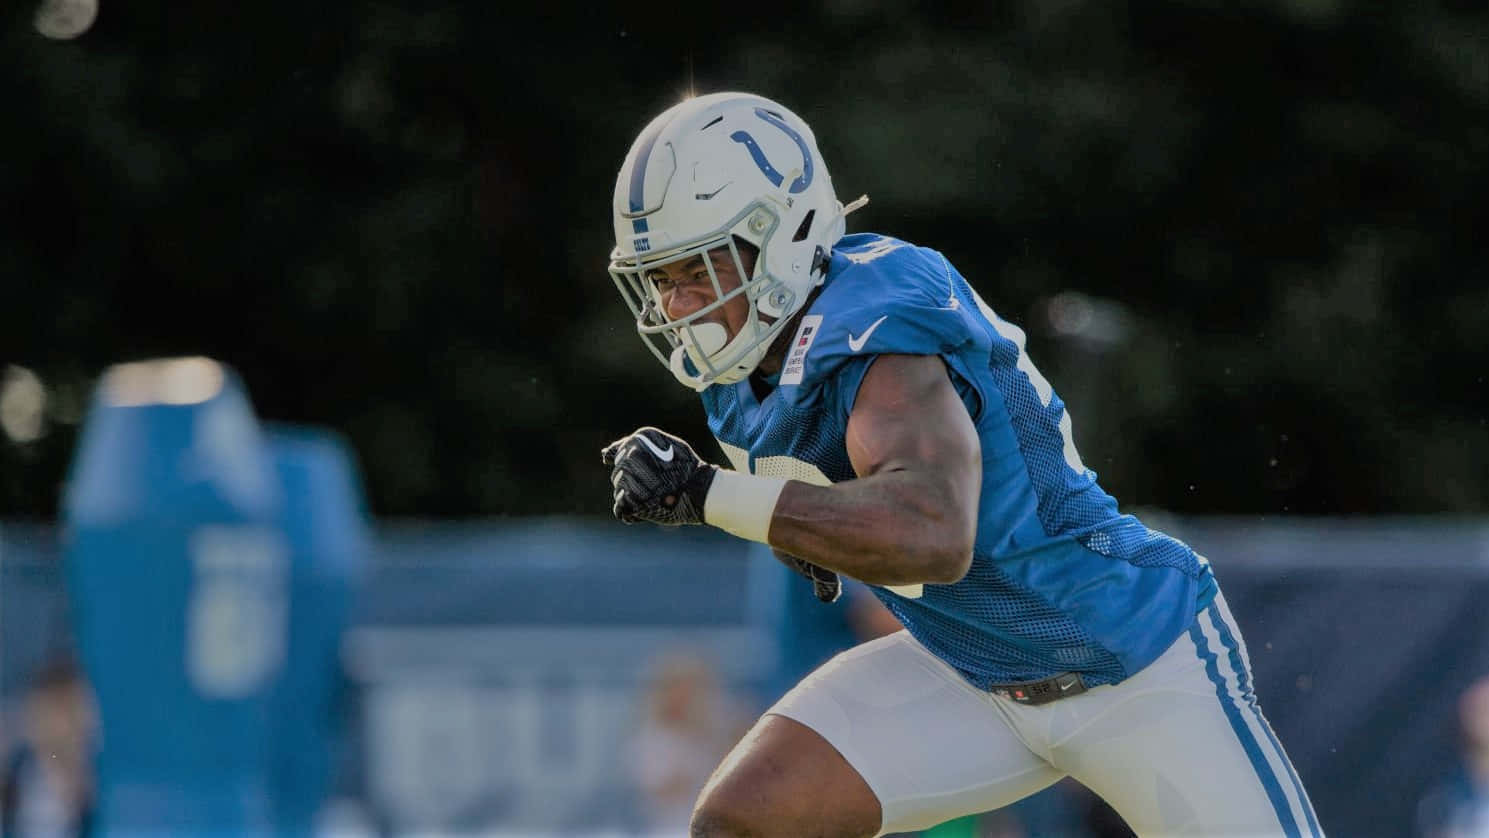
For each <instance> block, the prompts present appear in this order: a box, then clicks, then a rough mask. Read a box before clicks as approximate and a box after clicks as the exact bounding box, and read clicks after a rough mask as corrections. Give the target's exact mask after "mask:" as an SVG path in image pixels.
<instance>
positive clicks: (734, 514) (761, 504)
mask: <svg viewBox="0 0 1489 838" xmlns="http://www.w3.org/2000/svg"><path fill="white" fill-rule="evenodd" d="M784 488H786V478H784V477H757V476H755V475H753V474H741V473H740V472H737V471H730V470H728V469H722V468H721V469H719V472H718V474H715V475H714V478H713V485H712V486H709V487H708V497H706V498H704V499H703V521H704V523H708V524H713V525H714V526H716V527H718V528H719V529H721V530H723V531H725V532H729V533H733V534H735V535H737V536H739V537H740V538H748V539H749V540H751V541H758V542H760V543H761V544H769V543H770V542H769V541H767V538H768V537H769V535H770V519H771V516H772V515H774V514H775V511H776V501H777V500H779V499H780V497H781V490H782V489H784Z"/></svg>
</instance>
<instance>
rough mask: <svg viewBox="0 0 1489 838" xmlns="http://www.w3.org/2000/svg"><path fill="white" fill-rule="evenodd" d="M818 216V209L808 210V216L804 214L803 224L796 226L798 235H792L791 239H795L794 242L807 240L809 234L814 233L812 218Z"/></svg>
mask: <svg viewBox="0 0 1489 838" xmlns="http://www.w3.org/2000/svg"><path fill="white" fill-rule="evenodd" d="M816 216H817V211H816V210H807V214H806V216H804V217H803V218H802V219H801V226H800V227H797V228H796V235H794V236H792V237H791V241H793V242H802V241H806V240H807V236H809V235H811V234H812V219H813V218H815V217H816Z"/></svg>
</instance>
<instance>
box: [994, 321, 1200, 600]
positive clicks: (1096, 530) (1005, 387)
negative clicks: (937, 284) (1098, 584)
mask: <svg viewBox="0 0 1489 838" xmlns="http://www.w3.org/2000/svg"><path fill="white" fill-rule="evenodd" d="M1018 357H1019V348H1018V345H1017V344H1015V343H1014V342H1013V341H1011V340H1008V339H1006V338H1002V337H995V338H994V340H993V355H992V362H991V371H992V374H993V379H994V381H995V382H996V383H997V385H998V388H999V389H1000V390H1002V391H1003V398H1004V401H1005V403H1006V404H1007V409H1008V418H1009V421H1010V422H1012V423H1013V428H1014V432H1015V434H1016V435H1017V437H1018V441H1019V451H1020V452H1021V453H1022V454H1023V456H1024V462H1025V464H1026V465H1027V467H1028V469H1029V479H1030V480H1031V481H1032V482H1033V484H1034V491H1035V493H1036V496H1037V497H1038V499H1039V500H1038V513H1039V521H1040V524H1042V525H1043V527H1044V531H1045V533H1046V534H1049V535H1051V536H1053V535H1062V534H1063V535H1071V536H1074V537H1075V538H1076V540H1077V541H1079V542H1080V544H1081V546H1083V547H1085V548H1086V549H1088V550H1091V551H1094V552H1096V553H1100V554H1101V555H1103V556H1108V557H1110V558H1113V559H1121V560H1122V561H1125V562H1129V563H1131V564H1133V565H1136V566H1138V567H1172V568H1176V569H1178V570H1181V571H1183V572H1184V573H1185V574H1187V575H1188V576H1190V577H1191V578H1195V577H1198V576H1199V575H1200V564H1199V562H1198V560H1196V559H1195V556H1194V551H1193V550H1191V549H1190V548H1189V546H1188V545H1186V544H1184V543H1183V542H1181V541H1179V540H1177V539H1174V538H1171V537H1169V536H1167V535H1164V534H1162V533H1159V532H1154V531H1153V530H1150V529H1148V528H1147V527H1145V526H1143V525H1142V523H1141V522H1139V521H1138V520H1137V519H1136V518H1134V517H1132V516H1131V515H1122V514H1119V513H1118V511H1117V502H1116V500H1115V499H1113V498H1112V496H1111V495H1108V494H1107V493H1106V492H1104V491H1102V489H1101V487H1100V486H1099V485H1097V483H1096V473H1095V472H1094V471H1091V470H1090V469H1085V470H1084V471H1083V472H1076V471H1075V470H1074V469H1072V468H1071V467H1070V464H1069V463H1067V462H1065V457H1064V455H1063V453H1062V452H1063V450H1064V446H1065V441H1064V437H1063V436H1062V435H1061V433H1060V418H1061V416H1062V415H1063V414H1064V413H1065V403H1064V402H1062V401H1061V400H1060V397H1059V396H1058V395H1054V394H1051V396H1050V402H1049V404H1048V405H1045V404H1043V403H1042V402H1041V401H1040V399H1039V394H1038V392H1036V391H1035V389H1034V385H1033V384H1032V383H1030V381H1029V378H1028V376H1026V375H1024V373H1023V372H1021V371H1019V370H1018V369H1017V367H1016V366H1015V364H1017V362H1018Z"/></svg>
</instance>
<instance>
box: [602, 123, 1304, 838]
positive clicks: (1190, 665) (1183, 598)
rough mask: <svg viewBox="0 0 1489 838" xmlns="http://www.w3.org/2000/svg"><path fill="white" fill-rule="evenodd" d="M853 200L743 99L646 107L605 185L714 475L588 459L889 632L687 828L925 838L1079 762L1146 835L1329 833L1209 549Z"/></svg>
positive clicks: (614, 267) (650, 338) (1083, 777)
mask: <svg viewBox="0 0 1489 838" xmlns="http://www.w3.org/2000/svg"><path fill="white" fill-rule="evenodd" d="M864 200H866V199H860V201H855V202H852V203H850V204H848V205H844V204H842V203H841V202H839V201H838V200H837V197H836V194H835V192H834V190H833V187H832V183H831V180H830V178H829V176H828V173H827V171H826V168H825V166H824V164H823V162H822V159H821V154H820V152H819V151H818V150H817V148H816V141H815V138H814V136H813V134H812V130H811V128H810V127H809V126H808V125H807V124H806V123H805V122H804V121H803V120H802V119H801V118H800V117H798V116H796V115H795V114H793V113H791V112H790V111H789V110H788V109H786V108H784V107H783V106H781V105H780V104H778V103H776V102H772V101H770V100H767V99H763V98H761V97H758V96H752V95H748V94H740V93H719V94H714V95H710V96H702V97H698V98H694V99H688V100H685V101H684V102H682V103H680V104H678V105H675V106H673V107H672V108H670V109H668V110H667V111H666V112H664V113H662V114H661V115H659V116H658V117H657V118H656V119H654V120H653V121H652V122H651V123H650V124H648V125H647V126H646V127H645V128H644V129H643V130H642V132H641V134H640V135H639V136H638V137H637V139H636V141H635V143H634V144H633V145H632V147H631V150H630V152H629V154H628V155H627V157H626V160H625V162H624V164H623V165H622V167H621V171H620V174H619V177H618V178H617V180H616V185H615V192H614V199H613V204H612V210H613V219H614V223H615V234H616V247H615V249H614V250H613V251H612V254H611V262H610V272H611V277H612V279H613V280H614V281H615V284H616V286H617V288H618V289H619V290H620V292H621V295H622V297H623V298H624V299H625V301H626V303H627V305H628V307H629V308H630V310H631V314H632V315H633V317H634V318H635V325H636V328H637V331H638V332H639V333H640V335H641V336H642V338H643V341H645V343H646V345H647V346H648V347H649V348H650V349H651V351H652V352H653V354H654V355H655V356H656V357H657V359H658V360H659V361H661V362H662V364H663V365H664V366H666V367H667V368H668V369H669V370H670V371H671V372H672V374H673V376H674V377H675V378H677V380H678V381H679V382H680V383H682V384H684V385H685V386H688V387H690V388H692V389H694V390H696V391H698V392H699V394H700V398H701V400H702V402H703V406H704V409H705V412H706V414H707V418H708V423H709V427H710V429H711V431H712V432H713V434H714V436H715V438H716V439H717V440H718V442H719V443H720V446H721V448H722V449H723V450H724V453H725V455H726V456H727V457H728V458H729V460H730V462H731V463H732V464H733V465H734V470H726V469H720V468H718V467H717V466H714V465H711V464H708V463H705V462H703V461H702V460H701V459H700V458H699V457H698V455H697V454H696V453H695V452H694V451H693V449H692V447H691V446H690V445H688V443H687V442H686V441H684V440H682V439H680V438H678V437H675V436H673V435H671V434H667V433H665V432H663V431H661V430H659V429H656V428H650V427H643V428H641V429H638V430H637V431H635V432H634V433H632V434H630V435H628V436H626V437H623V438H621V439H619V440H616V441H615V442H614V443H612V444H610V445H609V446H607V447H606V448H605V449H604V450H603V451H602V453H601V459H602V461H603V462H604V463H605V464H606V465H607V466H610V467H611V474H610V483H611V487H612V494H613V500H614V506H613V511H614V513H615V515H616V517H618V518H620V519H621V520H622V521H625V522H627V523H634V522H637V521H650V522H653V523H658V524H663V525H683V524H701V523H708V524H711V525H713V526H716V527H719V528H720V529H723V530H725V531H727V532H730V533H733V534H734V535H737V536H740V537H742V538H746V539H749V540H752V541H758V542H762V543H766V544H769V545H770V546H771V547H772V548H773V549H775V550H776V551H777V553H778V555H781V556H782V557H783V560H784V561H786V562H788V563H789V564H790V565H791V566H792V567H793V569H795V570H797V571H798V572H800V573H801V574H802V575H804V576H806V577H808V578H809V579H811V581H812V585H813V591H814V593H815V595H816V596H817V597H818V598H819V599H821V600H823V601H829V602H830V601H832V600H834V599H836V598H837V597H838V596H839V595H840V593H841V588H842V586H841V582H840V577H839V574H843V575H847V576H850V577H853V578H856V579H859V580H861V581H863V582H866V583H869V584H870V585H871V590H872V591H873V592H874V595H875V596H877V597H879V598H880V600H881V601H883V602H884V604H885V605H886V606H887V607H888V608H889V609H890V611H892V612H893V613H894V615H895V616H896V617H897V618H898V619H899V621H900V622H901V623H902V624H904V625H905V627H906V629H907V631H902V632H896V633H894V634H891V635H889V636H887V637H883V638H880V639H878V640H874V641H870V642H868V643H865V644H862V645H860V646H857V647H855V648H853V649H851V650H849V651H847V652H844V653H842V654H840V655H838V656H837V657H836V658H834V659H833V660H832V661H831V662H829V663H828V664H827V665H825V666H823V667H821V668H820V669H818V670H817V671H815V672H814V673H812V675H810V676H808V677H807V678H806V680H804V681H802V683H801V684H799V685H798V686H797V687H796V688H795V689H793V690H792V691H791V692H789V693H788V694H787V695H786V696H785V697H784V698H782V699H781V700H780V701H779V702H778V703H777V704H776V705H775V706H773V707H772V708H771V709H770V710H769V711H768V712H767V713H766V714H765V715H764V716H763V717H762V718H761V719H760V721H759V722H758V723H757V724H756V726H755V727H754V728H753V729H752V730H751V731H750V733H749V734H748V735H746V737H745V738H744V740H743V741H742V742H741V743H740V744H739V745H738V746H736V748H735V750H734V751H733V752H731V754H730V755H729V756H728V757H726V758H725V761H724V763H723V765H722V766H721V767H720V768H719V770H718V771H717V772H716V773H715V774H714V775H713V777H712V778H711V779H710V781H709V783H708V785H707V786H706V787H705V789H704V791H703V793H702V795H701V796H700V798H699V801H698V803H697V805H696V808H695V811H694V815H693V820H692V830H693V835H694V836H726V835H745V834H750V835H803V834H831V835H878V834H882V833H884V832H900V831H908V830H916V829H926V828H929V827H933V826H936V825H937V824H940V823H943V822H945V821H948V820H951V819H954V818H958V817H962V816H965V815H968V814H972V813H976V812H983V811H988V810H993V809H998V808H1001V807H1005V806H1008V805H1010V804H1012V803H1015V802H1016V801H1019V800H1022V799H1024V798H1026V797H1028V796H1030V795H1032V794H1034V793H1035V792H1037V791H1039V790H1041V789H1043V788H1046V787H1048V786H1050V785H1052V784H1054V783H1055V782H1057V781H1058V780H1060V779H1061V778H1062V777H1065V776H1067V775H1069V776H1072V777H1074V778H1075V779H1076V780H1078V781H1080V782H1081V783H1082V784H1083V785H1085V786H1087V787H1088V788H1090V789H1091V790H1092V791H1094V792H1095V793H1096V794H1098V795H1099V796H1101V797H1102V798H1103V799H1105V800H1106V801H1107V802H1108V803H1110V804H1111V805H1112V806H1113V808H1115V809H1116V810H1117V811H1118V812H1119V813H1121V815H1122V817H1123V819H1124V820H1126V821H1127V822H1128V824H1129V825H1130V826H1132V827H1133V828H1134V829H1135V830H1136V831H1138V832H1143V833H1165V834H1186V835H1205V834H1222V833H1231V834H1236V833H1246V834H1258V835H1260V834H1288V835H1304V834H1306V835H1318V834H1320V830H1319V826H1318V821H1317V817H1316V816H1315V814H1314V812H1313V808H1312V805H1311V803H1310V802H1309V800H1308V796H1307V794H1306V793H1305V792H1304V790H1303V786H1302V783H1301V782H1300V781H1299V779H1298V777H1297V774H1296V772H1295V771H1294V770H1293V768H1292V765H1291V762H1290V761H1289V760H1288V757H1287V755H1286V754H1285V753H1284V751H1283V750H1282V747H1281V745H1280V744H1279V743H1278V741H1277V739H1276V737H1275V735H1273V733H1272V731H1271V728H1270V726H1269V725H1268V723H1267V721H1266V719H1265V718H1264V717H1263V716H1262V713H1261V710H1260V707H1259V706H1258V705H1257V703H1256V697H1255V695H1254V693H1253V692H1252V688H1251V671H1250V664H1249V662H1248V660H1247V655H1246V650H1245V646H1244V644H1243V643H1242V641H1241V638H1240V631H1239V629H1238V628H1237V627H1236V623H1235V620H1234V618H1233V617H1232V616H1231V614H1230V612H1229V609H1228V608H1227V606H1226V603H1225V598H1224V596H1223V595H1222V594H1221V592H1220V589H1219V586H1218V584H1217V582H1216V579H1215V576H1214V574H1213V573H1212V571H1211V568H1210V565H1209V563H1208V562H1207V561H1206V560H1205V559H1204V558H1203V557H1201V556H1199V555H1198V554H1197V553H1195V551H1194V550H1192V549H1191V548H1190V547H1189V546H1188V545H1186V544H1184V543H1183V542H1181V541H1179V540H1177V539H1175V538H1172V537H1170V536H1167V535H1164V534H1162V533H1158V532H1155V531H1153V530H1150V529H1148V528H1147V527H1145V526H1143V525H1142V524H1141V523H1140V522H1139V521H1138V520H1137V519H1136V518H1134V517H1132V516H1131V515H1123V514H1121V513H1120V512H1119V511H1118V508H1117V503H1116V501H1115V499H1113V498H1112V497H1111V496H1110V495H1108V494H1106V492H1105V491H1103V490H1102V489H1101V487H1100V486H1099V485H1097V483H1096V478H1095V473H1094V472H1092V471H1091V470H1089V469H1088V468H1086V467H1085V465H1084V464H1083V462H1082V461H1081V459H1080V456H1079V454H1078V452H1077V450H1076V446H1075V442H1074V437H1073V432H1072V429H1071V422H1070V417H1069V416H1068V415H1067V414H1066V413H1065V410H1064V404H1063V403H1062V402H1061V401H1060V400H1059V399H1058V398H1057V397H1056V396H1055V395H1054V392H1053V390H1052V388H1051V387H1050V385H1049V382H1048V381H1046V380H1045V378H1044V377H1043V375H1041V374H1040V372H1039V370H1038V369H1037V368H1036V367H1035V366H1034V363H1033V361H1032V360H1030V359H1029V357H1028V355H1027V354H1026V353H1025V351H1024V334H1023V332H1022V331H1021V330H1020V329H1019V328H1018V327H1016V326H1014V325H1012V324H1010V323H1008V322H1007V321H1004V320H1003V319H1001V318H999V317H998V316H997V314H996V313H995V312H994V311H993V310H992V309H991V308H990V307H989V306H988V305H987V304H986V303H985V302H984V301H983V300H982V299H981V297H980V296H979V295H978V294H977V293H976V292H975V290H974V289H973V288H972V286H971V285H970V284H969V283H968V282H967V281H966V280H965V279H964V278H963V277H961V275H960V274H959V273H957V271H956V270H955V269H954V268H953V267H952V266H951V264H950V263H949V261H947V260H946V258H945V257H944V256H942V255H941V254H939V253H937V252H936V251H933V250H929V249H926V248H921V247H917V246H914V245H912V244H910V243H908V242H905V241H902V240H899V239H895V238H892V237H889V236H882V235H872V234H857V235H851V236H848V235H845V227H844V217H845V216H846V215H847V214H848V213H849V212H851V211H852V210H853V209H855V208H856V207H857V206H861V205H862V202H863V201H864Z"/></svg>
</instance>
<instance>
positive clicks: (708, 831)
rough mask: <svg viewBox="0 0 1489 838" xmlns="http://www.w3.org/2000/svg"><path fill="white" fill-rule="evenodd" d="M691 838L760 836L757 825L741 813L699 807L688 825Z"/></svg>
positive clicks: (694, 811)
mask: <svg viewBox="0 0 1489 838" xmlns="http://www.w3.org/2000/svg"><path fill="white" fill-rule="evenodd" d="M688 834H689V835H690V836H691V838H745V836H752V835H759V834H760V832H759V830H757V829H756V828H755V824H752V823H751V822H750V819H749V818H748V816H745V815H744V814H743V813H741V812H731V811H726V810H721V809H711V808H707V807H704V806H699V807H698V808H697V809H694V810H693V820H692V822H691V823H689V824H688Z"/></svg>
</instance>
